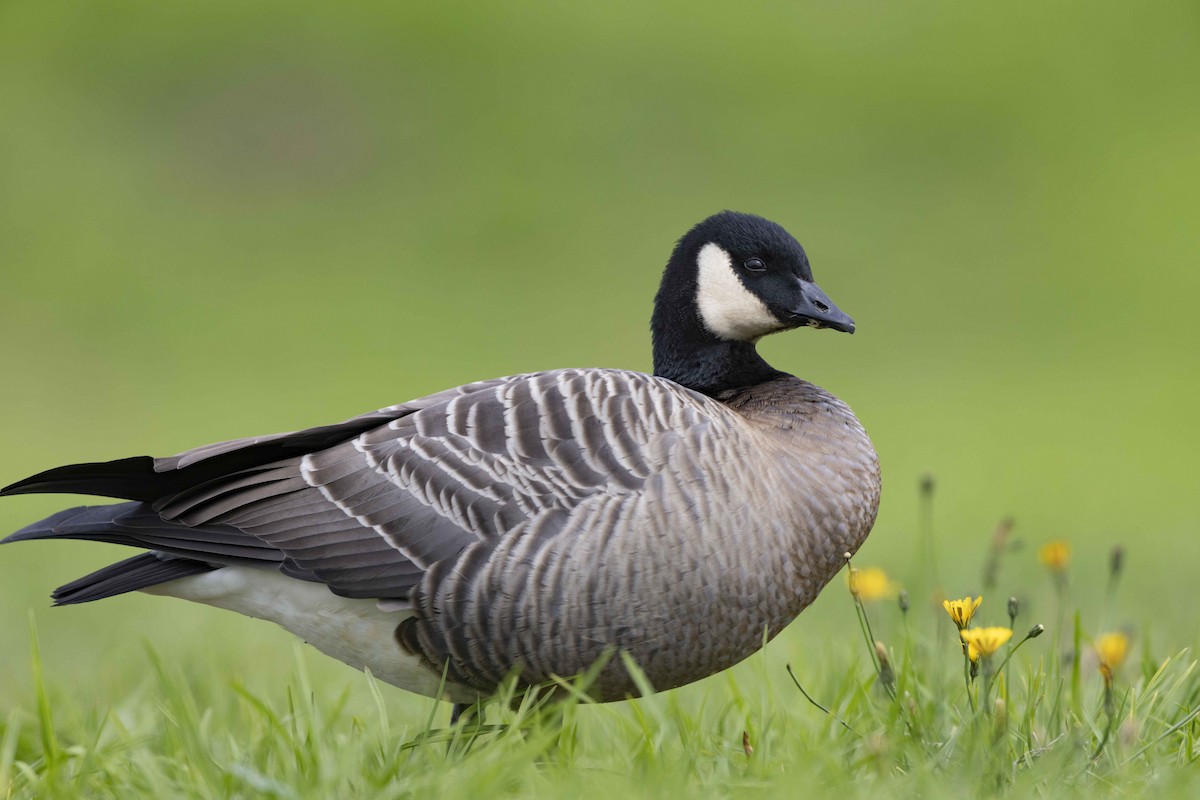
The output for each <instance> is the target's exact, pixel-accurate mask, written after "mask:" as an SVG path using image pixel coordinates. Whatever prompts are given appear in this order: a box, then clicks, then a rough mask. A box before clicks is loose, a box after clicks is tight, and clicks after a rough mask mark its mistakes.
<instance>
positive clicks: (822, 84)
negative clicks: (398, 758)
mask: <svg viewBox="0 0 1200 800" xmlns="http://www.w3.org/2000/svg"><path fill="white" fill-rule="evenodd" d="M1198 24H1200V7H1198V6H1197V4H1196V3H1195V2H1191V1H1190V0H1187V1H1179V2H1158V3H1142V4H1132V3H1116V2H1112V3H1109V2H1102V3H1098V2H1095V1H1094V0H1089V2H1064V3H1043V2H1008V3H1002V4H977V3H962V2H942V1H941V0H930V1H927V2H913V3H903V4H899V3H895V4H879V3H860V2H838V3H835V2H793V3H740V4H736V6H735V5H732V4H728V3H715V2H695V1H694V0H693V2H688V3H677V4H647V3H644V2H625V1H621V2H607V3H589V4H565V3H532V2H509V3H505V4H502V5H501V4H490V5H489V4H478V3H462V2H441V3H428V4H419V5H418V4H397V3H357V4H320V5H307V4H296V3H282V2H272V3H267V2H264V3H250V4H248V3H235V2H206V3H169V4H168V3H159V2H115V3H103V4H83V3H65V2H28V1H25V0H21V1H19V2H11V1H10V2H6V3H4V4H2V5H0V108H2V110H3V111H2V114H3V124H2V125H0V275H2V281H0V360H2V364H3V375H4V377H3V380H2V386H3V390H2V391H0V431H2V433H0V442H2V443H3V447H2V449H0V481H2V482H5V483H7V482H9V481H12V480H16V479H18V478H21V477H24V476H25V475H27V474H29V473H31V472H34V471H38V470H41V469H44V468H47V467H50V466H54V465H58V464H61V463H67V462H74V461H86V460H99V459H107V458H115V457H121V456H126V455H134V454H142V453H148V454H157V455H166V454H170V453H173V452H177V451H179V450H182V449H186V448H189V447H192V446H195V445H199V444H202V443H206V442H210V441H217V440H222V439H228V438H234V437H240V436H246V435H252V434H258V433H267V432H273V431H278V430H288V429H295V428H299V427H305V426H309V425H315V424H321V423H325V422H329V421H334V420H338V419H342V418H345V417H348V416H351V415H354V414H357V413H360V412H363V411H366V410H369V409H373V408H376V407H379V406H383V405H387V404H391V403H395V402H399V401H402V400H405V399H408V398H411V397H415V396H419V395H422V394H425V393H427V392H431V391H434V390H437V389H441V388H444V387H447V386H453V385H457V384H460V383H464V382H467V381H470V380H473V379H477V378H484V377H490V376H495V375H503V374H509V373H514V372H523V371H530V370H537V369H544V368H551V367H560V366H612V367H625V368H633V369H642V370H645V369H648V368H649V366H650V358H649V349H648V333H647V321H648V316H649V311H650V304H651V298H652V295H653V292H654V290H655V287H656V283H657V280H658V277H659V274H660V270H661V268H662V265H663V263H664V262H665V260H666V257H667V255H668V253H669V251H670V248H671V246H672V244H673V242H674V240H675V238H677V237H678V236H679V235H680V234H682V233H683V231H684V230H685V229H686V228H687V227H688V226H690V225H691V224H693V223H694V222H696V221H697V220H699V219H701V218H702V217H704V216H706V215H708V214H710V213H712V212H714V211H717V210H720V209H723V208H734V209H739V210H745V211H752V212H756V213H759V214H762V215H765V216H767V217H769V218H772V219H775V220H777V221H779V222H780V223H782V224H784V225H785V226H786V227H788V228H789V229H790V230H791V231H792V232H793V233H795V234H796V235H797V237H798V238H799V239H800V240H801V241H802V242H803V243H804V244H805V245H806V247H807V248H808V251H809V254H810V256H811V258H812V261H813V266H814V271H815V273H816V276H817V278H818V280H819V281H820V283H821V285H822V286H823V287H824V288H825V289H826V291H828V293H829V294H830V296H831V297H832V298H834V300H835V301H836V302H837V303H838V304H839V305H840V306H841V307H842V308H844V309H846V310H847V311H848V312H849V313H850V314H852V315H853V316H854V317H855V319H856V320H857V321H858V323H859V333H858V334H857V335H855V336H853V337H849V336H839V335H834V334H832V333H811V332H799V333H796V334H793V335H787V336H780V337H776V338H774V339H772V340H769V341H768V342H766V343H764V345H763V350H764V352H765V354H766V355H767V357H768V359H769V360H771V361H772V363H773V364H774V365H775V366H777V367H779V368H782V369H786V370H788V371H792V372H795V373H797V374H799V375H801V376H803V377H805V378H808V379H810V380H812V381H814V382H816V383H819V384H821V385H824V386H826V387H828V388H830V389H832V390H833V391H835V392H836V393H837V394H839V395H840V396H841V397H843V398H845V399H846V400H847V401H848V402H849V403H850V404H851V405H852V406H853V408H854V409H855V410H856V411H857V413H858V414H859V416H860V418H861V419H862V420H863V422H864V424H865V425H866V427H867V429H868V430H869V431H870V433H871V434H872V436H873V437H874V439H875V442H876V445H877V447H878V450H879V453H880V457H881V459H882V463H883V469H884V476H885V478H884V483H885V488H884V499H883V505H882V510H881V513H880V516H879V522H878V525H877V526H876V529H875V532H874V534H873V535H872V538H871V539H870V540H869V542H868V544H867V545H866V547H865V549H864V551H863V554H862V556H861V557H860V559H859V561H860V564H862V565H868V564H874V565H880V566H884V567H886V568H888V569H889V570H891V571H892V572H894V573H896V574H897V575H898V576H899V577H900V578H901V579H905V578H906V576H907V575H910V574H911V573H912V570H913V569H914V567H915V566H916V565H917V564H918V561H919V558H920V551H919V549H918V548H917V541H918V540H917V537H916V532H915V521H916V517H917V498H916V485H917V482H918V479H919V476H920V475H921V474H922V473H923V472H924V471H926V470H928V471H931V472H932V473H933V474H935V475H936V476H937V481H938V492H937V505H936V515H935V519H936V525H937V535H938V541H939V555H938V558H939V565H940V569H941V577H942V583H943V584H944V586H945V587H946V589H947V590H948V591H950V592H951V593H953V594H955V595H961V594H965V593H968V592H974V593H978V591H979V588H980V584H979V567H980V563H981V560H982V556H983V553H984V550H985V548H986V544H987V539H988V536H989V534H990V531H991V530H992V528H993V526H994V525H995V523H996V522H997V520H999V519H1000V518H1001V517H1002V516H1004V515H1008V514H1011V515H1013V516H1014V517H1015V518H1016V520H1017V529H1016V532H1017V534H1018V535H1019V537H1020V538H1021V539H1023V540H1024V541H1026V542H1027V543H1028V544H1029V546H1028V547H1026V549H1025V550H1023V551H1021V552H1018V553H1016V554H1014V555H1013V556H1012V558H1011V560H1010V562H1009V564H1008V565H1006V573H1005V574H1004V576H1003V581H1004V583H1003V584H1002V585H1003V586H1004V587H1005V588H1004V589H1003V593H1004V594H1008V593H1010V592H1021V591H1032V589H1033V588H1035V587H1044V586H1045V584H1046V583H1047V579H1046V576H1045V575H1044V574H1043V573H1042V571H1041V570H1040V568H1039V567H1038V566H1037V565H1036V561H1035V559H1034V556H1033V550H1034V546H1036V545H1037V544H1038V543H1040V542H1042V541H1045V540H1047V539H1050V538H1055V537H1062V538H1066V539H1068V540H1070V541H1071V542H1072V543H1073V544H1074V546H1075V552H1076V560H1075V566H1074V570H1075V573H1074V577H1073V581H1074V584H1075V586H1076V591H1078V592H1079V593H1080V596H1081V597H1082V598H1083V602H1084V607H1085V609H1086V608H1087V607H1088V605H1087V598H1088V597H1089V596H1090V595H1089V593H1092V594H1094V595H1095V596H1097V597H1098V596H1099V593H1100V587H1101V586H1102V584H1103V575H1104V573H1103V570H1104V563H1105V559H1106V557H1107V551H1108V549H1109V547H1111V546H1112V545H1113V544H1117V543H1121V544H1124V545H1125V546H1126V547H1127V548H1128V551H1129V564H1130V567H1129V569H1130V572H1129V579H1130V581H1129V583H1128V585H1127V586H1125V587H1124V589H1123V591H1124V594H1123V596H1122V608H1123V611H1122V619H1125V620H1130V621H1134V622H1149V623H1151V624H1152V627H1153V626H1158V630H1160V631H1161V632H1163V634H1164V635H1165V636H1166V637H1167V638H1169V640H1170V641H1172V642H1174V643H1175V644H1177V645H1179V646H1183V645H1188V644H1192V643H1194V642H1196V641H1197V635H1196V634H1197V633H1198V630H1197V627H1198V626H1197V621H1196V617H1195V615H1194V614H1193V613H1191V609H1190V607H1189V606H1188V604H1186V603H1185V604H1182V605H1179V604H1177V598H1178V594H1179V593H1180V589H1183V590H1184V591H1186V587H1190V586H1191V585H1192V584H1193V582H1194V579H1195V575H1196V570H1197V567H1198V566H1200V554H1198V548H1200V545H1197V510H1198V509H1197V492H1196V483H1197V468H1196V458H1197V455H1196V454H1197V453H1198V452H1200V426H1197V423H1196V408H1197V399H1198V389H1200V359H1198V356H1197V344H1198V343H1200V322H1197V315H1196V314H1195V312H1194V311H1193V306H1194V304H1195V302H1196V298H1197V296H1200V270H1197V263H1196V253H1197V245H1198V244H1200V241H1198V240H1200V235H1198V234H1197V217H1198V212H1200V103H1198V102H1197V101H1198V96H1197V85H1200V83H1198V80H1200V27H1198ZM71 502H72V498H55V497H19V498H12V499H6V500H4V501H3V502H2V503H0V529H3V530H4V531H8V530H12V529H15V528H17V527H19V526H20V525H22V524H25V523H27V522H29V521H31V520H33V519H36V518H38V517H40V516H42V515H45V514H47V513H50V512H52V511H55V510H57V509H58V508H60V507H63V506H64V505H67V504H70V503H71ZM126 554H127V552H126V551H124V550H122V549H120V548H114V547H108V546H101V545H88V544H84V543H33V544H22V545H19V546H11V547H5V548H3V549H0V631H2V632H3V637H4V645H3V647H2V648H0V702H3V704H4V707H6V708H7V707H11V705H13V704H16V703H18V702H19V703H21V704H22V705H25V704H27V702H28V696H29V682H28V668H27V663H28V647H27V645H26V636H27V634H26V629H27V615H28V613H29V612H28V609H30V608H33V609H35V614H36V617H37V620H38V625H39V628H40V632H41V637H42V645H43V649H44V651H45V660H46V662H47V669H48V670H49V672H50V674H51V675H52V676H53V678H54V680H55V682H56V683H57V684H58V685H59V686H60V689H59V691H64V692H73V693H77V694H78V695H79V696H80V697H93V698H100V697H103V696H104V693H105V692H107V691H114V692H115V691H119V690H121V689H123V688H127V687H130V686H134V685H137V684H138V683H139V682H140V681H142V680H143V678H144V675H145V673H146V671H147V660H146V657H145V655H144V653H143V652H142V650H143V642H152V643H153V644H154V646H155V648H156V649H158V650H159V651H160V652H162V653H163V655H164V658H165V659H167V660H171V661H179V662H183V663H187V664H191V665H199V666H198V667H197V668H198V669H200V668H202V669H213V670H218V671H220V674H226V673H227V674H231V675H239V676H240V677H241V678H242V679H243V680H245V681H247V682H248V683H251V684H252V685H253V684H254V682H259V683H261V684H263V685H271V684H272V683H273V682H278V681H280V680H282V679H283V677H284V676H285V675H286V674H287V672H288V670H289V669H290V668H291V656H290V649H289V646H288V644H287V642H288V637H287V635H286V634H283V633H282V632H277V631H276V630H275V629H273V628H270V627H269V626H267V625H266V624H265V623H258V622H252V621H249V620H243V619H240V618H235V617H234V616H232V615H229V614H226V613H225V612H218V611H215V610H211V609H206V608H202V607H198V606H196V607H193V606H189V605H187V604H184V603H182V602H177V601H170V600H162V599H159V598H147V597H141V596H128V597H124V598H120V599H114V600H109V601H105V602H103V603H98V604H94V605H90V606H83V607H77V608H70V609H63V610H55V611H51V610H49V609H48V607H47V606H48V600H47V593H48V591H49V590H50V589H51V588H53V587H55V586H57V585H59V584H61V583H63V582H66V581H67V580H70V579H73V578H75V577H78V576H79V575H81V574H83V573H84V572H85V571H88V570H90V569H94V568H97V567H99V566H102V565H103V564H106V563H108V562H110V561H112V560H115V559H116V558H118V557H124V555H126ZM1166 587H1179V588H1176V589H1175V590H1174V591H1173V593H1172V596H1171V599H1170V600H1169V601H1168V600H1167V599H1166V598H1164V597H1162V594H1163V590H1164V589H1165V588H1166ZM830 594H831V593H827V594H826V595H825V596H824V597H823V598H822V599H821V601H819V602H818V603H817V605H816V606H815V607H814V609H813V610H812V611H810V612H809V613H807V614H805V615H804V616H803V617H802V618H801V621H800V622H798V623H797V624H796V625H795V626H793V627H792V628H791V629H789V631H788V632H787V633H786V634H785V635H784V638H785V639H789V640H791V642H792V645H791V647H793V648H804V647H806V646H811V642H813V641H814V638H813V637H817V636H819V635H826V634H828V633H829V632H830V631H837V630H839V629H841V630H843V632H844V635H846V636H851V635H856V633H855V632H853V631H851V630H850V629H847V628H845V627H844V626H845V625H847V624H852V620H853V616H852V612H851V611H850V609H849V606H848V604H846V603H845V602H844V598H840V597H838V598H833V599H831V598H830V596H829V595H830ZM989 606H990V607H991V616H990V621H992V622H999V621H1001V619H1002V616H1001V615H1002V608H1003V602H1002V600H1001V598H996V599H995V601H994V603H991V604H989ZM986 608H987V607H985V611H986ZM1085 613H1086V612H1085ZM1047 621H1049V620H1047ZM1087 621H1088V622H1089V623H1094V622H1095V620H1094V619H1091V620H1087ZM806 643H809V644H807V645H806ZM218 645H219V646H218ZM314 659H316V660H314V665H315V668H316V669H318V670H320V671H321V675H322V676H323V679H324V680H328V681H334V682H336V681H345V682H349V681H352V680H356V678H355V677H354V674H353V673H351V672H350V671H349V670H347V669H343V668H341V667H339V666H336V665H333V664H332V663H329V662H326V661H325V660H323V659H319V658H318V657H314ZM784 680H786V678H784Z"/></svg>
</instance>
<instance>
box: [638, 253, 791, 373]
mask: <svg viewBox="0 0 1200 800" xmlns="http://www.w3.org/2000/svg"><path fill="white" fill-rule="evenodd" d="M688 250H690V248H686V247H685V243H684V242H680V246H679V247H677V248H676V249H675V253H674V254H673V255H672V257H671V263H669V264H667V269H666V272H665V273H664V274H663V282H662V286H661V287H660V288H659V290H658V296H657V297H655V299H654V316H653V317H652V318H651V320H650V332H651V339H652V341H653V345H654V374H655V375H657V376H658V377H660V378H667V379H669V380H672V381H675V382H676V383H678V384H681V385H683V386H686V387H688V388H689V389H694V390H695V391H697V392H701V393H703V394H706V395H715V394H717V393H718V392H722V391H724V390H726V389H741V388H744V387H747V386H754V385H755V384H759V383H763V382H764V381H769V380H771V379H772V378H777V377H779V376H780V375H783V374H785V373H782V372H780V371H779V370H777V369H775V368H774V367H772V366H771V365H770V364H768V363H767V362H766V361H764V360H763V357H762V356H760V355H759V354H758V351H757V350H755V349H754V344H753V343H751V342H742V341H730V340H727V339H720V338H718V337H717V336H715V335H713V333H712V332H710V331H709V330H708V329H707V328H706V327H704V322H703V321H702V320H701V319H700V312H699V311H698V310H697V309H696V302H695V297H696V277H695V267H694V266H692V265H691V264H687V263H680V262H681V261H683V260H684V259H685V257H686V258H690V259H691V260H692V263H694V259H695V253H694V252H687V251H688Z"/></svg>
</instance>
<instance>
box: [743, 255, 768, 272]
mask: <svg viewBox="0 0 1200 800" xmlns="http://www.w3.org/2000/svg"><path fill="white" fill-rule="evenodd" d="M744 266H745V267H746V269H748V270H750V271H751V272H762V271H763V270H765V269H766V268H767V265H766V264H764V263H763V260H762V259H761V258H752V259H750V260H748V261H747V262H746V263H745V265H744Z"/></svg>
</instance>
